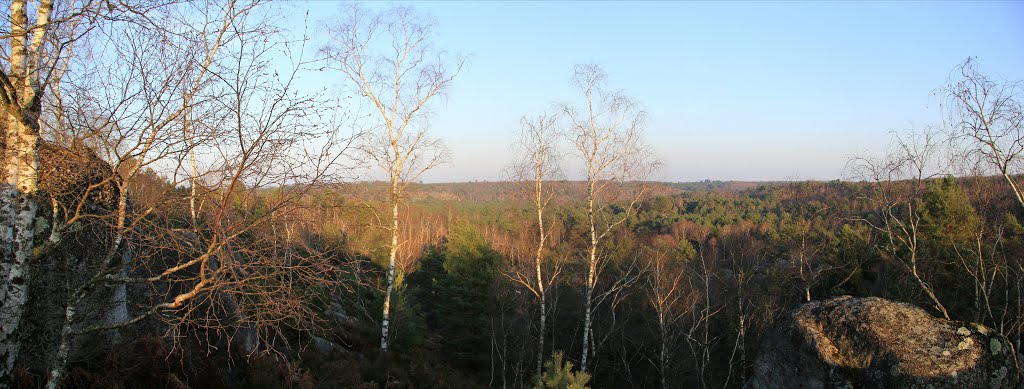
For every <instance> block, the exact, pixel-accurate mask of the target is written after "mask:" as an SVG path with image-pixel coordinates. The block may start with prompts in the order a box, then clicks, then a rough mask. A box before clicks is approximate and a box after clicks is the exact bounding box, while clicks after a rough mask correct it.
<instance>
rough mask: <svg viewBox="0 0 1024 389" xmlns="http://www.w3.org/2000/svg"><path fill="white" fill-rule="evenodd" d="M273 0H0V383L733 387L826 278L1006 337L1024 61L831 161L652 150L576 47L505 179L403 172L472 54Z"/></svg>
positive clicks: (364, 16)
mask: <svg viewBox="0 0 1024 389" xmlns="http://www.w3.org/2000/svg"><path fill="white" fill-rule="evenodd" d="M291 11H294V10H293V9H292V8H291V7H290V6H280V7H279V6H277V5H275V4H264V3H263V2H259V1H254V2H250V1H236V0H229V1H210V2H203V1H196V2H192V1H185V2H163V1H155V2H153V1H138V2H112V1H86V2H53V1H50V0H37V1H28V0H11V1H10V6H9V7H7V8H6V11H5V12H6V13H5V14H4V16H5V20H6V21H5V23H4V24H5V27H4V28H3V38H2V39H3V41H4V52H3V58H2V64H3V72H2V73H0V92H2V93H0V106H2V107H3V108H4V110H3V112H4V114H3V115H4V119H5V120H3V121H0V127H2V128H3V129H4V132H3V133H4V136H2V137H0V139H2V141H3V142H4V143H3V145H4V147H3V148H2V150H3V154H2V160H3V163H4V169H3V170H2V173H0V175H2V176H3V177H4V179H5V181H4V182H5V185H4V186H3V187H2V188H0V221H2V223H0V250H2V255H3V256H2V262H0V283H2V285H0V388H7V387H18V388H36V387H44V386H45V387H47V388H59V387H63V388H75V387H302V388H313V387H365V388H376V387H458V388H467V387H494V386H501V387H537V388H545V387H552V388H554V387H557V388H583V387H609V388H615V387H740V386H742V385H743V384H744V382H747V381H748V378H750V377H751V375H752V372H753V371H754V360H755V356H756V355H758V352H759V351H760V349H761V344H762V338H763V337H764V336H765V335H766V334H767V333H768V331H769V329H770V328H771V326H772V324H773V323H775V322H776V321H777V320H778V319H779V318H780V317H782V316H783V315H784V314H785V313H786V312H787V311H788V310H791V309H793V308H795V307H797V306H799V305H800V304H802V303H806V302H810V301H815V300H823V299H827V298H831V297H836V296H844V295H852V296H861V297H867V296H871V297H881V298H885V299H890V300H896V301H900V302H907V303H911V304H914V305H916V306H919V307H922V308H924V309H926V310H927V311H928V312H929V313H930V314H933V315H935V316H936V317H942V318H945V319H949V320H956V321H962V322H971V323H978V324H979V325H983V326H985V328H991V329H992V330H994V331H995V332H996V333H997V334H998V336H1001V337H1003V338H1005V340H1007V341H1008V346H1009V347H1011V348H1012V350H1013V352H1014V353H1015V354H1014V355H1020V354H1019V350H1020V348H1021V339H1022V336H1024V260H1022V258H1024V226H1022V224H1021V222H1020V220H1021V219H1022V218H1024V194H1022V191H1021V189H1020V185H1021V184H1022V183H1024V181H1022V178H1024V177H1022V176H1021V175H1022V174H1024V169H1022V166H1021V165H1020V160H1021V156H1022V155H1024V89H1022V88H1024V84H1022V82H1021V81H1014V80H1012V79H1011V80H1005V79H1002V78H996V77H993V76H989V75H988V74H986V73H985V72H984V71H983V68H982V66H981V61H980V60H979V59H977V58H973V57H969V58H967V59H966V60H964V61H963V62H961V63H959V64H955V63H951V64H949V66H950V67H951V69H952V70H951V71H950V73H949V76H948V79H947V80H945V82H944V84H942V85H936V87H937V88H936V90H935V91H934V94H935V96H937V97H938V98H939V99H940V100H941V101H942V110H943V115H944V117H943V118H942V120H941V121H939V122H936V123H934V124H933V125H932V126H928V127H917V128H913V129H909V130H894V131H893V132H892V133H891V137H890V139H888V141H889V147H888V148H886V149H885V150H883V151H882V152H880V153H877V154H870V153H863V154H857V155H851V156H850V157H849V163H848V165H847V167H846V169H845V170H844V171H843V172H837V175H842V177H843V179H842V180H839V179H837V180H833V181H813V180H811V181H764V182H754V181H712V180H704V181H701V182H686V183H677V182H661V181H659V175H658V171H659V169H664V168H665V166H664V164H663V163H662V162H661V160H659V158H658V157H659V156H658V155H657V153H656V152H655V150H656V148H655V147H653V146H652V143H653V142H657V141H658V140H657V139H649V138H648V137H647V136H646V130H647V128H648V126H649V125H650V123H651V121H652V120H654V119H653V118H651V117H650V115H649V114H648V112H647V111H645V110H644V108H643V107H644V106H643V104H642V102H641V101H639V100H638V99H637V97H636V96H634V95H631V94H630V93H628V92H629V91H628V89H623V86H622V85H619V84H617V83H616V80H617V78H616V76H615V75H614V74H610V73H609V72H607V71H606V70H605V68H603V67H602V66H600V65H598V64H580V65H576V66H574V67H572V68H571V69H565V72H566V75H567V76H568V77H567V79H566V82H567V84H568V85H569V86H570V87H571V89H572V92H571V93H573V94H574V95H573V96H567V97H565V98H557V99H555V100H554V101H552V102H551V104H550V106H549V108H548V110H547V111H545V112H523V113H522V114H523V115H524V116H523V117H522V120H521V122H520V125H519V128H518V130H517V131H516V137H515V139H514V140H513V141H512V143H511V144H509V145H508V150H509V153H510V154H509V155H508V158H507V163H506V166H507V167H506V168H505V169H504V170H503V171H502V173H501V174H502V177H504V178H503V179H502V180H500V181H492V182H486V181H477V182H455V183H437V182H433V183H431V182H427V183H424V182H423V181H424V179H423V177H425V174H428V172H431V171H434V170H436V169H438V168H439V167H440V166H444V165H445V164H448V163H451V162H452V161H453V154H452V152H451V150H449V149H448V147H447V146H446V144H445V142H444V141H443V139H441V137H439V136H438V134H437V133H436V132H435V129H434V128H433V127H432V126H431V119H432V118H433V117H434V114H435V113H436V110H437V109H438V108H437V107H438V105H440V104H443V102H444V101H445V99H447V98H450V97H451V91H452V88H453V85H457V83H458V82H459V80H460V77H463V76H464V74H465V72H466V71H468V69H467V66H468V65H467V64H469V63H470V62H471V58H470V57H468V56H464V55H461V54H457V53H453V52H449V51H447V50H448V49H449V48H445V47H439V45H437V44H436V43H437V42H436V33H437V29H438V24H437V22H436V21H435V20H434V19H432V18H431V17H430V16H429V15H427V14H425V13H424V12H422V11H420V10H417V9H415V8H413V7H408V6H387V7H376V6H373V7H367V6H363V5H359V4H344V5H343V6H342V7H341V8H340V10H339V11H338V13H337V15H335V16H334V17H332V18H331V19H329V20H328V21H324V22H321V23H320V24H315V25H311V26H310V29H314V30H316V31H317V32H318V33H319V34H321V35H322V36H321V37H320V38H323V39H322V40H316V39H313V38H311V37H309V36H303V35H301V34H300V35H296V34H295V33H294V31H286V30H287V28H284V27H282V26H281V25H278V24H275V20H277V18H279V17H281V16H282V15H285V14H286V13H288V12H291ZM306 33H307V34H309V31H307V32H306ZM280 58H287V59H289V61H286V62H287V66H282V65H281V63H280V61H279V60H280ZM311 74H312V75H315V77H317V78H318V79H319V80H331V81H330V82H329V84H330V86H327V87H323V88H321V89H308V88H305V87H303V86H301V85H304V83H305V82H307V81H306V80H308V77H311ZM323 84H328V82H323ZM924 93H927V91H924ZM456 162H457V161H456ZM372 178H377V179H378V180H372ZM968 333H969V332H968ZM999 344H1000V347H1002V346H1001V345H1002V343H999ZM995 353H996V351H993V354H995ZM1019 371H1020V370H1019V369H1017V370H1013V374H1018V372H1019ZM1003 373H1004V374H1008V373H1006V371H1005V370H1004V371H1003ZM1014 378H1015V379H1017V377H1014Z"/></svg>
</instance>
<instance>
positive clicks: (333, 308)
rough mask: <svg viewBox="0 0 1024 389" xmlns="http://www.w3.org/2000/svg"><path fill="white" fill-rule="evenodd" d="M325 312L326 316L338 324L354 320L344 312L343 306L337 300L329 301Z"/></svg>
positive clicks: (341, 324)
mask: <svg viewBox="0 0 1024 389" xmlns="http://www.w3.org/2000/svg"><path fill="white" fill-rule="evenodd" d="M325 313H326V315H327V317H328V318H330V319H331V320H332V321H333V322H334V323H335V324H337V325H339V326H344V325H347V324H352V323H353V322H354V321H355V319H353V318H352V317H351V316H349V315H348V313H347V312H345V307H343V306H342V305H341V303H339V302H337V301H331V304H330V305H329V306H328V307H327V311H326V312H325Z"/></svg>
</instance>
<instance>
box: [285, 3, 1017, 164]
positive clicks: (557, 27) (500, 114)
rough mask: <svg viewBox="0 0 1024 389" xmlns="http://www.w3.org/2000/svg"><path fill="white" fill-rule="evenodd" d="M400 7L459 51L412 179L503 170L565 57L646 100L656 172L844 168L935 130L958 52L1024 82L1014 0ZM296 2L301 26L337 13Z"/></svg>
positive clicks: (561, 93)
mask: <svg viewBox="0 0 1024 389" xmlns="http://www.w3.org/2000/svg"><path fill="white" fill-rule="evenodd" d="M383 5H384V4H381V3H374V4H372V5H371V6H375V7H379V6H383ZM411 5H412V6H413V7H414V8H416V9H418V10H420V11H423V12H426V13H427V14H429V15H431V16H432V17H433V18H435V19H436V21H437V35H436V41H435V44H436V45H437V46H438V47H440V48H443V49H445V50H447V51H450V52H455V53H463V54H466V55H468V56H469V63H468V65H467V66H466V68H465V69H464V70H463V72H462V73H461V74H459V76H458V78H457V79H456V80H455V83H454V86H453V88H452V89H451V91H450V93H449V95H448V96H447V98H446V99H444V100H438V101H435V102H433V104H435V106H434V107H433V110H434V116H433V118H432V119H431V128H430V131H431V132H432V133H433V134H434V135H435V136H437V137H440V138H442V139H443V140H444V141H445V143H446V144H447V145H448V147H449V148H450V149H451V151H452V157H453V158H452V159H453V160H452V163H451V164H449V165H446V166H442V167H439V168H436V169H434V170H432V171H431V172H429V173H427V174H426V175H425V176H424V177H423V180H424V181H426V182H460V181H474V180H478V181H498V180H504V179H506V177H505V176H504V174H503V167H504V166H506V165H507V164H508V163H509V161H510V160H511V158H512V156H511V155H510V153H509V146H510V144H511V143H512V141H513V134H514V132H515V131H516V129H517V128H518V126H519V118H520V117H522V116H523V115H531V116H532V115H537V114H540V113H542V112H545V111H551V110H552V105H553V103H554V102H560V101H567V102H571V101H574V99H576V98H577V93H576V92H575V91H574V90H573V88H571V87H570V86H569V82H568V81H569V77H570V76H571V74H572V69H573V66H574V65H576V64H584V63H595V64H598V65H601V66H602V67H603V68H604V70H605V71H606V72H607V73H608V74H609V76H610V78H609V86H610V87H612V88H615V89H622V90H623V91H624V92H625V93H626V94H628V95H630V96H631V97H633V98H634V99H636V100H637V101H639V102H640V103H641V105H642V106H643V107H644V109H645V110H646V111H647V113H648V114H649V117H650V120H649V122H648V125H647V128H646V139H647V141H648V142H649V143H650V144H651V145H653V147H654V150H655V151H656V153H657V154H656V157H657V158H659V159H660V160H661V161H662V162H663V163H664V165H663V167H662V168H661V170H659V171H658V172H657V173H656V174H655V176H654V177H653V179H655V180H659V181H698V180H704V179H711V180H744V181H775V180H808V179H812V180H832V179H840V178H844V171H843V170H844V166H845V165H846V162H847V160H848V159H849V157H850V156H851V155H854V154H857V155H865V154H877V153H879V152H881V151H882V150H883V149H884V148H885V146H886V145H887V144H888V142H889V133H890V131H898V130H904V129H909V128H915V127H916V128H921V127H925V126H929V125H941V110H940V106H939V99H938V98H937V97H936V96H935V95H934V93H933V92H935V90H936V89H937V88H939V87H940V86H942V85H943V84H944V82H945V80H946V78H947V77H948V75H949V72H950V71H951V70H952V69H953V67H954V66H956V65H957V64H959V63H961V62H962V61H964V60H965V59H966V58H967V57H968V56H973V57H976V58H977V60H978V61H979V62H980V66H981V70H982V71H983V72H984V73H986V74H988V75H990V76H993V77H995V78H999V79H1006V80H1024V2H1010V1H1005V2H977V1H971V2H951V1H943V2H919V1H913V2H760V1H759V2H667V1H659V2H559V1H555V2H523V1H509V2H494V1H491V2H462V1H459V2H415V3H411ZM297 6H298V7H300V8H308V9H309V10H310V19H312V20H314V21H327V20H330V18H331V15H336V14H338V12H339V11H338V10H339V4H338V3H332V2H310V3H300V4H297ZM339 80H340V78H339ZM570 176H572V174H571V172H570Z"/></svg>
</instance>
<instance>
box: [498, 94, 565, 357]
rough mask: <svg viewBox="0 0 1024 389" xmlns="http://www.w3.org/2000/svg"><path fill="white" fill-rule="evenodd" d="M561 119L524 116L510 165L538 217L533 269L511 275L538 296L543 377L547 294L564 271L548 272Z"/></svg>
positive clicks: (512, 176) (510, 274) (514, 272)
mask: <svg viewBox="0 0 1024 389" xmlns="http://www.w3.org/2000/svg"><path fill="white" fill-rule="evenodd" d="M557 123H558V118H557V117H556V116H552V115H546V114H544V115H540V116H537V117H535V118H528V117H525V116H524V117H523V118H522V119H521V120H520V128H519V138H518V139H517V141H516V144H515V148H516V156H517V157H516V158H517V159H516V160H515V161H514V162H513V163H512V165H511V166H510V169H509V172H510V176H511V179H512V180H513V181H516V182H518V183H519V184H520V188H521V190H522V191H523V192H525V193H527V194H528V196H529V198H530V202H531V203H532V205H533V210H534V212H535V214H536V217H537V220H536V222H537V247H536V250H534V251H533V253H532V254H533V261H532V263H531V265H532V266H530V269H529V270H527V271H522V270H519V269H514V270H512V271H511V272H510V273H509V276H510V278H511V279H512V280H513V281H515V282H517V283H519V284H521V285H523V286H525V287H526V289H527V290H529V291H530V293H532V294H533V295H534V297H536V299H537V305H538V310H539V315H538V316H539V317H538V318H537V353H536V355H537V357H536V358H537V364H536V368H535V372H534V374H535V375H536V376H538V377H539V376H540V375H541V374H542V372H543V369H544V334H545V329H546V325H547V293H548V289H549V287H550V285H552V284H553V283H554V282H555V279H556V278H557V277H558V274H559V272H560V270H561V269H560V267H558V266H557V265H556V266H555V268H554V269H552V271H551V272H550V274H547V275H545V273H544V268H545V266H546V265H547V263H548V262H547V261H545V256H546V253H545V248H547V245H548V244H549V242H548V238H549V234H550V230H549V229H546V225H547V224H548V221H547V219H546V218H545V216H544V212H545V211H546V210H547V208H548V204H550V203H551V200H552V198H553V196H552V192H551V189H550V188H547V187H545V184H546V183H548V181H550V180H551V179H552V178H554V177H555V176H556V175H557V174H558V173H559V172H560V169H559V162H560V153H559V149H558V141H559V137H560V136H561V134H559V132H558V128H557Z"/></svg>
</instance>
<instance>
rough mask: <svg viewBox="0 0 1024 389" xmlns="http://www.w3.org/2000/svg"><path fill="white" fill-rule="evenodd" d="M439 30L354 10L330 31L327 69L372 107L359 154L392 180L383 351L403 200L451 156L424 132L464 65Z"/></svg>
mask: <svg viewBox="0 0 1024 389" xmlns="http://www.w3.org/2000/svg"><path fill="white" fill-rule="evenodd" d="M434 29H435V25H434V22H433V21H432V20H430V19H429V18H428V17H426V16H424V15H422V14H420V13H418V12H416V11H415V10H413V9H411V8H406V7H396V8H390V9H386V10H383V11H373V10H368V9H365V8H361V7H359V6H358V5H354V6H351V7H349V8H347V9H345V10H344V14H343V15H342V17H341V18H340V19H339V21H337V22H334V23H331V24H329V25H328V26H327V31H328V34H329V40H330V42H329V43H328V44H327V45H326V46H324V47H323V49H322V50H321V51H322V53H323V55H324V57H325V59H326V60H327V63H328V66H329V67H330V68H332V69H335V70H337V71H339V72H340V73H341V74H342V76H343V80H344V83H345V85H346V86H347V87H348V88H349V90H350V91H351V92H352V93H353V94H354V95H355V96H357V97H358V98H360V99H361V100H362V102H363V103H365V104H366V105H368V106H369V107H368V110H369V116H368V118H369V119H368V120H369V121H370V124H369V125H368V127H369V131H368V134H367V135H366V137H365V138H364V141H363V142H361V143H360V144H359V145H358V146H357V148H358V150H359V151H360V152H361V153H362V154H363V156H364V157H365V158H366V159H367V160H368V161H369V162H371V163H373V164H376V165H377V167H379V168H380V169H381V170H383V172H384V174H385V175H386V176H387V180H388V187H387V205H388V208H389V211H390V212H389V214H390V215H388V216H389V217H388V224H387V225H386V226H384V228H385V229H386V230H387V231H388V232H389V235H390V242H388V243H387V245H388V251H389V253H388V269H387V280H386V285H385V288H384V289H385V290H384V306H383V314H382V318H381V337H380V348H381V350H382V351H387V349H388V342H389V339H388V335H389V329H390V326H391V299H392V294H393V292H394V289H395V259H396V257H397V256H398V255H399V250H401V249H402V246H403V243H404V241H403V240H402V239H403V237H401V236H399V235H400V234H399V232H400V231H401V230H400V226H399V220H400V219H399V210H400V206H401V203H402V199H403V197H404V194H405V191H406V189H408V187H409V185H410V184H411V183H413V182H415V181H417V180H418V179H419V178H420V177H421V176H422V175H423V173H425V172H427V171H429V170H430V169H433V168H434V167H436V166H438V165H440V164H442V163H445V162H447V161H448V159H449V152H448V149H447V148H446V147H445V146H444V144H443V143H442V142H441V141H440V140H439V139H437V138H434V137H432V136H431V135H430V133H429V132H428V130H427V129H428V127H429V120H428V119H429V117H430V105H429V103H430V102H431V101H433V100H434V98H435V97H442V96H444V95H445V94H446V93H447V92H448V90H449V89H450V87H451V85H452V81H453V80H454V78H455V76H456V75H457V74H458V73H459V71H460V70H461V69H462V64H463V59H462V58H458V57H454V58H453V57H452V56H450V55H448V54H447V53H445V52H444V51H441V50H439V49H438V48H436V47H435V46H434V44H433V38H434Z"/></svg>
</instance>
